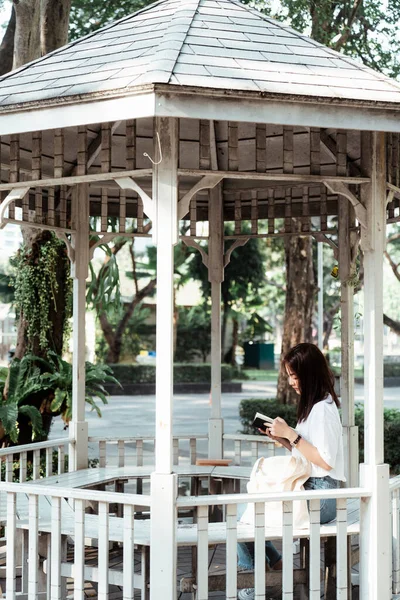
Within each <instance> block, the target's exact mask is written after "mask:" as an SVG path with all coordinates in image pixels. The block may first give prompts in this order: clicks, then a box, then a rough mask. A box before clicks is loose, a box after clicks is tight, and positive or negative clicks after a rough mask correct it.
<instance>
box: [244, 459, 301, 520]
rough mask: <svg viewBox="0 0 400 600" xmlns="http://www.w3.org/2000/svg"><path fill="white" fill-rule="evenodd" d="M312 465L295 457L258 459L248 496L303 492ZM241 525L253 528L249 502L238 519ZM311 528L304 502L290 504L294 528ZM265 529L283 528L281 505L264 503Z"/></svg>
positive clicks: (251, 503) (280, 503)
mask: <svg viewBox="0 0 400 600" xmlns="http://www.w3.org/2000/svg"><path fill="white" fill-rule="evenodd" d="M310 473H311V463H310V462H309V461H308V460H306V459H302V458H298V457H296V458H295V457H294V456H272V457H270V458H263V457H262V458H259V459H258V460H257V461H256V463H255V464H254V467H253V469H252V472H251V475H250V481H249V482H248V484H247V492H248V493H249V494H263V493H269V492H289V491H300V490H304V486H303V484H304V483H305V482H306V481H307V479H308V478H309V477H310ZM240 522H241V523H248V524H250V525H254V503H253V502H250V503H249V504H248V505H247V508H246V510H245V512H244V513H243V515H242V516H241V518H240ZM309 524H310V519H309V515H308V509H307V501H306V500H296V501H294V502H293V527H294V528H296V529H306V528H307V527H308V526H309ZM265 527H282V502H281V501H276V502H274V501H271V502H266V503H265Z"/></svg>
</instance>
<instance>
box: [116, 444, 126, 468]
mask: <svg viewBox="0 0 400 600" xmlns="http://www.w3.org/2000/svg"><path fill="white" fill-rule="evenodd" d="M118 466H119V467H124V466H125V442H124V440H118Z"/></svg>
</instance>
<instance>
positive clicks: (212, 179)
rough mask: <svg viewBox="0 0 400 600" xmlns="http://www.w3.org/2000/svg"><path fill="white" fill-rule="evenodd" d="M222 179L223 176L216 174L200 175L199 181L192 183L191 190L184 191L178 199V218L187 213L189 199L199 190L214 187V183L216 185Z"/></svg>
mask: <svg viewBox="0 0 400 600" xmlns="http://www.w3.org/2000/svg"><path fill="white" fill-rule="evenodd" d="M222 179H223V177H222V176H221V175H218V174H215V175H206V176H205V177H202V178H201V179H200V181H198V182H197V183H196V185H194V186H193V187H192V189H191V190H189V191H188V192H186V194H185V195H184V196H183V198H181V199H180V200H179V202H178V219H183V217H184V216H185V215H186V214H187V212H188V210H189V204H190V201H191V199H192V198H193V196H194V195H195V194H196V193H197V192H199V191H200V190H206V189H212V188H214V187H215V186H216V185H218V183H219V182H220V181H222Z"/></svg>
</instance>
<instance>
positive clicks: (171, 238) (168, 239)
mask: <svg viewBox="0 0 400 600" xmlns="http://www.w3.org/2000/svg"><path fill="white" fill-rule="evenodd" d="M177 125H178V124H177V122H176V121H175V120H174V119H167V118H165V119H157V120H156V124H155V132H158V134H159V139H160V145H161V148H162V153H163V160H162V161H161V163H160V164H158V165H155V166H154V177H153V200H154V203H155V206H156V223H155V224H154V223H153V229H154V230H155V232H156V239H157V297H158V298H162V302H161V303H158V307H157V320H156V343H157V357H156V471H157V472H158V473H170V472H171V468H172V458H173V457H172V404H173V396H172V394H173V313H174V302H173V295H174V282H173V274H174V267H173V263H174V244H175V243H176V242H177V228H178V220H177V202H178V191H177V185H178V181H177V160H178V127H177ZM154 137H155V136H154Z"/></svg>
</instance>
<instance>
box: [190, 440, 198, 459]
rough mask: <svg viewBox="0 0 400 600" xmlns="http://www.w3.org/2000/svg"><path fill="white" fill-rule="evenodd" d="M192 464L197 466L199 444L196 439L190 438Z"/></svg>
mask: <svg viewBox="0 0 400 600" xmlns="http://www.w3.org/2000/svg"><path fill="white" fill-rule="evenodd" d="M189 452H190V464H191V465H195V464H196V459H197V444H196V438H190V441H189Z"/></svg>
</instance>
